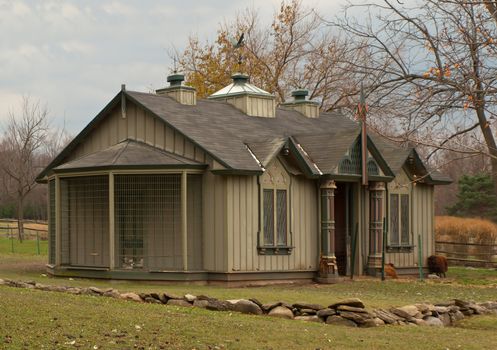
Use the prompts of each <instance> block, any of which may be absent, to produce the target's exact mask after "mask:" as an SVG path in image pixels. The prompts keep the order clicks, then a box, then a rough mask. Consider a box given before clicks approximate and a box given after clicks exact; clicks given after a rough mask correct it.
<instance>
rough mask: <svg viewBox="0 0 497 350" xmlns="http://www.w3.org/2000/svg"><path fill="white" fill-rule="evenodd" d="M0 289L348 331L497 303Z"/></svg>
mask: <svg viewBox="0 0 497 350" xmlns="http://www.w3.org/2000/svg"><path fill="white" fill-rule="evenodd" d="M0 285H6V286H11V287H17V288H29V289H38V290H43V291H52V292H63V293H70V294H81V295H92V296H104V297H111V298H117V299H124V300H130V301H135V302H144V303H153V304H165V305H174V306H182V307H200V308H204V309H207V310H212V311H234V312H241V313H244V314H253V315H268V316H271V317H280V318H286V319H294V320H301V321H308V322H321V323H326V324H333V325H343V326H349V327H377V326H382V325H412V326H436V327H443V326H450V325H453V324H454V323H455V322H457V321H459V320H462V319H463V318H465V317H468V316H472V315H482V314H490V313H493V314H496V315H497V302H496V301H487V302H483V303H475V302H470V301H464V300H459V299H454V300H451V301H448V302H443V303H435V304H430V303H419V304H412V305H406V306H402V307H394V308H390V309H388V310H386V309H376V310H371V311H369V310H366V308H365V305H364V303H363V302H362V301H361V300H360V299H357V298H350V299H346V300H342V301H339V302H336V303H333V304H331V305H328V306H327V307H325V306H323V305H319V304H310V303H295V304H288V303H285V302H282V301H280V302H277V303H270V304H262V303H261V302H260V301H258V300H257V299H255V298H252V299H233V300H219V299H216V298H211V297H208V296H205V295H199V296H195V295H191V294H186V295H184V296H178V295H174V294H171V293H167V292H164V293H133V292H127V293H121V292H119V291H118V290H116V289H113V288H107V289H100V288H97V287H82V288H79V287H65V286H53V285H45V284H41V283H38V282H35V281H26V282H23V281H13V280H9V279H0Z"/></svg>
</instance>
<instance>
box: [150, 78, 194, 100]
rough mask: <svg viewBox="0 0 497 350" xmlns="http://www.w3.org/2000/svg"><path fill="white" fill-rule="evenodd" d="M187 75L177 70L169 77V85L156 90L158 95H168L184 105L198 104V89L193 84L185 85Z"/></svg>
mask: <svg viewBox="0 0 497 350" xmlns="http://www.w3.org/2000/svg"><path fill="white" fill-rule="evenodd" d="M184 80H185V76H184V75H183V74H181V73H177V72H176V71H175V72H174V73H173V74H171V75H169V76H168V77H167V82H168V83H169V86H168V87H165V88H162V89H158V90H155V93H156V94H157V95H168V96H170V97H172V98H174V99H175V100H176V101H178V102H179V103H181V104H183V105H196V104H197V91H196V90H195V88H193V87H191V86H186V85H183V81H184Z"/></svg>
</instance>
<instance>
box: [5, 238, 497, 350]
mask: <svg viewBox="0 0 497 350" xmlns="http://www.w3.org/2000/svg"><path fill="white" fill-rule="evenodd" d="M4 241H8V240H5V239H3V240H2V239H0V278H12V279H20V280H36V281H39V282H41V283H45V284H61V285H73V286H90V285H94V286H98V287H108V286H111V287H113V288H117V289H119V290H120V291H169V292H172V293H176V294H181V293H187V292H189V293H192V294H197V295H198V294H206V295H210V296H214V297H218V298H223V299H233V298H249V297H256V298H258V299H260V300H261V301H263V302H271V301H278V300H283V301H287V302H297V301H308V302H315V303H321V304H329V303H331V302H334V301H337V300H339V299H343V298H347V297H358V298H361V299H362V300H363V301H364V302H365V304H366V306H367V307H368V308H376V307H389V306H401V305H406V304H411V303H413V302H417V301H431V302H436V301H443V300H448V299H450V298H456V297H457V298H463V299H472V300H476V301H484V300H496V299H497V271H495V270H485V269H466V268H462V267H457V268H452V269H450V271H449V273H448V276H449V278H447V279H446V280H441V281H426V282H418V281H416V280H399V281H391V280H389V281H386V282H383V283H382V282H380V281H377V280H373V279H366V278H363V279H358V280H355V281H353V282H346V283H342V284H337V285H331V286H323V285H314V284H308V285H303V286H295V285H294V286H292V285H286V286H268V287H246V288H225V287H220V286H203V285H185V284H164V283H162V284H161V283H148V282H126V281H105V280H88V279H69V278H50V277H48V276H46V275H45V274H44V270H43V265H44V263H45V262H46V256H45V255H40V256H37V255H33V253H31V251H32V250H31V249H30V248H29V247H28V246H26V247H27V248H26V251H25V252H24V253H18V254H11V253H8V252H9V250H8V245H7V244H5V242H4ZM27 243H33V242H28V241H27V242H24V243H23V244H27ZM0 310H2V312H1V313H0V348H5V349H32V348H42V347H44V348H57V349H59V348H60V349H74V348H82V349H112V348H114V349H136V348H138V349H149V348H150V349H160V348H162V349H357V348H367V349H385V348H387V349H388V348H392V349H398V348H401V349H406V348H409V349H495V344H496V343H497V332H495V329H497V317H496V316H478V317H473V318H471V319H468V320H466V321H463V322H461V323H459V324H458V325H457V326H456V327H449V328H443V329H440V328H429V327H414V326H413V327H409V326H386V327H379V328H374V329H350V328H344V327H338V326H329V325H324V324H314V323H312V324H311V323H303V322H299V321H290V320H281V319H273V318H268V317H261V316H249V315H242V314H237V313H228V312H211V311H206V310H203V309H196V308H195V309H190V308H188V309H186V308H180V307H171V306H163V305H151V304H135V303H132V302H126V301H120V300H115V299H111V298H101V297H100V298H98V297H91V296H73V295H68V294H60V293H52V292H41V291H38V290H25V289H15V288H9V287H0Z"/></svg>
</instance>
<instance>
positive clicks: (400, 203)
mask: <svg viewBox="0 0 497 350" xmlns="http://www.w3.org/2000/svg"><path fill="white" fill-rule="evenodd" d="M409 212H410V211H409V194H398V193H392V194H390V247H393V248H395V247H411V242H410V234H409V232H410V230H409Z"/></svg>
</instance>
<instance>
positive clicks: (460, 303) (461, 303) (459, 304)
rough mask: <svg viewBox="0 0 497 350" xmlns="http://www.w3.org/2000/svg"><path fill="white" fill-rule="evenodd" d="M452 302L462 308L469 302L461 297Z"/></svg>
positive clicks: (466, 306)
mask: <svg viewBox="0 0 497 350" xmlns="http://www.w3.org/2000/svg"><path fill="white" fill-rule="evenodd" d="M454 304H455V305H456V306H459V307H460V308H462V309H467V308H468V307H469V303H468V302H466V301H464V300H461V299H454Z"/></svg>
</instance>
